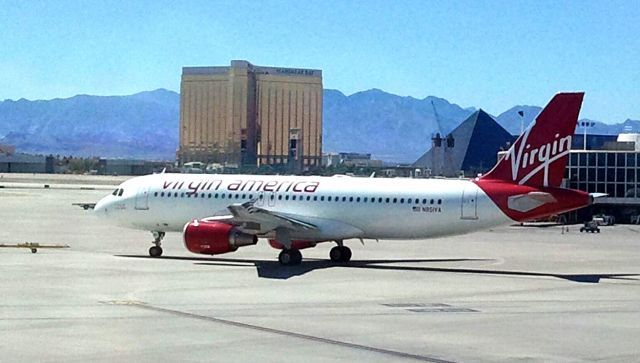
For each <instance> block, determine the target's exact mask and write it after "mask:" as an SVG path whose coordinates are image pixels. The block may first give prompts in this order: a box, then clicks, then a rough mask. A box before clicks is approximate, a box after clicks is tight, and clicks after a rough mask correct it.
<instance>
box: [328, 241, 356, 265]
mask: <svg viewBox="0 0 640 363" xmlns="http://www.w3.org/2000/svg"><path fill="white" fill-rule="evenodd" d="M329 258H331V261H333V262H348V261H349V260H350V259H351V249H350V248H349V247H347V246H343V245H342V243H341V242H338V245H337V246H335V247H334V248H332V249H331V251H329Z"/></svg>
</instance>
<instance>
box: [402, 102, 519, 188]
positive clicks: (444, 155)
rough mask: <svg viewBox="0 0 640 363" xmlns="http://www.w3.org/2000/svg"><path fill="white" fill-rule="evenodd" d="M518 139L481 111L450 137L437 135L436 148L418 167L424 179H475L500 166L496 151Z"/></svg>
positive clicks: (425, 155)
mask: <svg viewBox="0 0 640 363" xmlns="http://www.w3.org/2000/svg"><path fill="white" fill-rule="evenodd" d="M514 140H515V137H514V136H513V135H511V134H510V133H509V132H507V130H505V129H504V128H503V127H502V126H500V125H499V124H498V123H497V122H496V121H495V120H494V119H493V117H491V116H490V115H489V114H487V113H486V112H484V111H483V110H478V111H476V112H474V113H473V114H472V115H471V116H469V117H468V118H467V119H466V120H464V121H463V122H462V123H461V124H460V125H459V126H458V127H456V128H455V129H454V130H453V131H452V132H451V133H450V134H448V135H446V136H444V135H440V134H436V135H434V137H433V138H432V139H431V142H432V145H431V149H429V150H428V151H427V152H426V153H424V155H422V156H421V157H420V158H419V159H418V160H417V161H416V162H415V163H414V164H413V167H414V168H421V169H423V170H426V175H424V176H443V177H459V176H467V177H473V176H475V175H476V174H478V173H485V172H487V171H489V169H491V168H492V167H493V166H494V165H495V163H496V152H498V151H499V150H500V149H501V148H502V149H506V148H508V147H509V146H510V145H511V143H513V141H514Z"/></svg>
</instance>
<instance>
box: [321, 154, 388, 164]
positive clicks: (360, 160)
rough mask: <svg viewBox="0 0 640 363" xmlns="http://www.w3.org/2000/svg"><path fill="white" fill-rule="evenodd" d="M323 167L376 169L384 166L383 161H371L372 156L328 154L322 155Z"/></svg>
mask: <svg viewBox="0 0 640 363" xmlns="http://www.w3.org/2000/svg"><path fill="white" fill-rule="evenodd" d="M322 165H323V166H326V167H332V166H333V167H335V166H338V165H344V166H357V167H376V168H379V167H381V166H382V161H381V160H375V159H371V154H363V153H347V152H344V153H326V154H324V155H322Z"/></svg>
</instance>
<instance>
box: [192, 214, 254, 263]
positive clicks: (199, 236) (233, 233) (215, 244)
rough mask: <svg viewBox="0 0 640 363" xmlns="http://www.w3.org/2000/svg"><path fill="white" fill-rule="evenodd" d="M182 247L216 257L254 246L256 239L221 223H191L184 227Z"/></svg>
mask: <svg viewBox="0 0 640 363" xmlns="http://www.w3.org/2000/svg"><path fill="white" fill-rule="evenodd" d="M182 236H183V239H184V245H185V246H186V247H187V249H188V250H189V251H191V252H193V253H201V254H204V255H218V254H221V253H227V252H233V251H235V250H237V249H238V247H242V246H249V245H255V244H256V243H257V242H258V237H257V236H256V235H253V234H248V233H244V232H242V231H239V230H238V229H237V228H236V227H235V226H232V225H230V224H227V223H222V222H206V221H193V222H189V223H187V225H186V226H184V233H183V234H182Z"/></svg>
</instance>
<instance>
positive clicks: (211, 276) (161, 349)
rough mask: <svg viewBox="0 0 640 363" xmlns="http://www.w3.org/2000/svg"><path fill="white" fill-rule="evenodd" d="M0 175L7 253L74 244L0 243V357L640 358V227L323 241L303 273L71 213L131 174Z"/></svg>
mask: <svg viewBox="0 0 640 363" xmlns="http://www.w3.org/2000/svg"><path fill="white" fill-rule="evenodd" d="M0 176H1V178H0V244H19V243H26V242H29V243H38V244H40V245H68V246H70V247H69V248H65V249H43V248H41V249H38V251H37V253H35V254H33V253H31V252H30V250H29V249H26V248H0V261H2V262H1V263H0V296H1V300H0V360H1V361H3V362H33V361H38V362H61V361H64V362H88V361H90V362H123V361H134V362H176V361H180V362H191V361H193V362H196V361H197V362H200V361H224V362H250V361H251V362H255V361H260V362H283V361H291V362H300V361H304V362H327V361H345V362H352V361H366V362H390V361H393V362H405V361H406V362H411V361H426V362H514V361H521V362H542V361H545V362H547V361H553V362H558V361H562V362H581V361H607V362H609V361H610V362H631V361H639V360H640V344H639V343H640V304H639V302H640V238H639V237H640V226H637V225H634V226H631V225H617V226H613V227H601V233H599V234H584V233H580V232H579V228H580V226H579V225H572V226H569V228H568V231H566V230H565V229H563V228H562V227H560V226H546V227H544V226H540V225H536V226H532V225H525V226H510V227H503V228H496V229H493V230H488V231H483V232H478V233H473V234H468V235H463V236H455V237H448V238H440V239H433V240H422V241H384V240H381V241H379V242H376V241H365V244H364V245H362V244H361V243H360V241H355V240H354V241H347V242H346V244H347V245H348V246H349V247H351V249H352V250H353V259H352V261H351V262H349V263H348V264H345V265H335V264H332V263H330V262H328V253H329V249H330V248H331V247H332V246H333V244H330V243H327V244H320V245H318V246H317V247H316V248H312V249H305V250H303V251H302V252H303V256H304V260H303V262H302V264H301V265H300V266H295V267H283V266H280V265H279V264H278V262H277V253H278V251H277V250H274V249H272V248H270V247H269V246H268V244H267V243H266V241H264V240H261V241H260V242H259V243H258V245H257V246H252V247H246V248H241V249H240V250H238V251H237V252H235V253H231V254H225V255H220V256H215V257H208V256H201V255H195V254H191V253H189V252H188V251H186V249H185V248H184V246H183V244H182V238H181V236H180V234H177V233H175V234H167V237H166V238H165V240H164V243H163V248H164V256H163V257H162V258H150V257H148V254H147V250H148V248H149V247H150V246H151V240H152V237H151V234H150V233H148V232H144V231H136V230H129V229H124V228H119V227H114V226H111V225H107V224H103V222H102V221H101V220H99V219H98V218H96V217H95V216H93V215H92V213H91V211H85V210H83V209H82V208H79V207H77V206H73V205H72V203H95V202H96V201H98V200H99V199H100V198H101V197H102V196H103V195H105V194H108V193H109V191H108V190H103V189H97V188H93V187H87V185H93V186H102V187H103V188H105V189H112V186H113V185H115V184H117V183H118V182H120V181H122V180H124V179H125V178H123V177H118V178H113V177H87V178H83V177H73V178H67V177H65V176H48V177H47V178H44V177H39V176H31V175H28V174H27V175H23V176H18V177H16V176H12V175H8V174H3V175H0ZM45 183H48V184H49V185H50V187H49V188H45V187H44V184H45ZM17 184H23V185H22V186H20V185H17ZM40 184H42V186H41V185H40ZM53 185H64V187H61V188H53V187H51V186H53ZM392 218H393V217H392V216H390V223H392Z"/></svg>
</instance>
